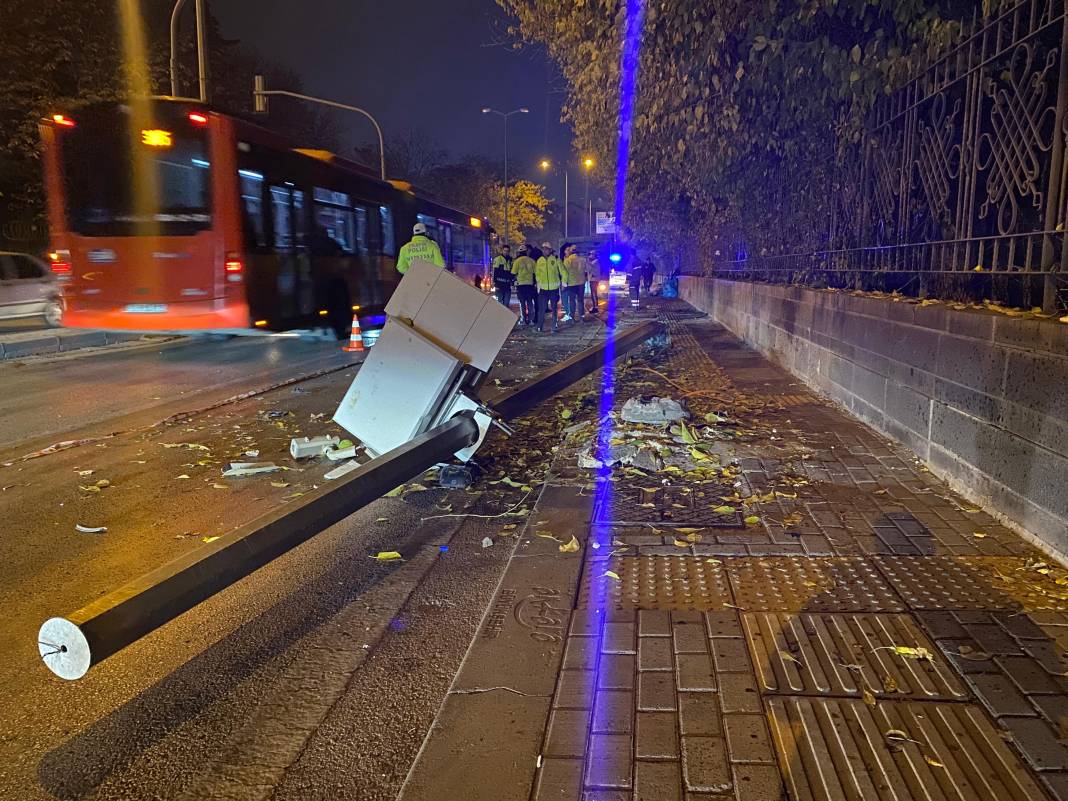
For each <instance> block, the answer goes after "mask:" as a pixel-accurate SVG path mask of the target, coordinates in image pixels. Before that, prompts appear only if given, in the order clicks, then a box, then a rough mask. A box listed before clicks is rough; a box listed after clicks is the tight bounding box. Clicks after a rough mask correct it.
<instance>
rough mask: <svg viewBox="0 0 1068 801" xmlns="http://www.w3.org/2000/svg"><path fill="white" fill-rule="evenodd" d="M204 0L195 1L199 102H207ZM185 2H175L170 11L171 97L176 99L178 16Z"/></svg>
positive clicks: (178, 0) (183, 0)
mask: <svg viewBox="0 0 1068 801" xmlns="http://www.w3.org/2000/svg"><path fill="white" fill-rule="evenodd" d="M204 3H205V0H196V18H197V78H198V80H199V82H200V102H201V103H207V102H208V53H207V48H206V44H205V38H206V36H207V33H206V31H205V23H204ZM184 5H185V0H176V2H175V4H174V10H172V11H171V97H178V15H179V14H180V13H181V12H182V6H184Z"/></svg>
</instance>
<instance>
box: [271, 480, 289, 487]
mask: <svg viewBox="0 0 1068 801" xmlns="http://www.w3.org/2000/svg"><path fill="white" fill-rule="evenodd" d="M271 486H272V487H278V489H282V488H283V487H288V486H289V483H288V482H286V481H272V482H271Z"/></svg>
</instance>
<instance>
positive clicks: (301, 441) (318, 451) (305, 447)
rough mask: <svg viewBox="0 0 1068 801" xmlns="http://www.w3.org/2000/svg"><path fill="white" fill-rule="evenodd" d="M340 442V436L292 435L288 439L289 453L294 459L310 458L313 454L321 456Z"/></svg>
mask: <svg viewBox="0 0 1068 801" xmlns="http://www.w3.org/2000/svg"><path fill="white" fill-rule="evenodd" d="M340 442H341V438H340V437H333V436H326V435H324V436H321V437H294V438H293V439H291V440H290V441H289V455H290V456H292V457H293V458H294V459H310V458H311V457H313V456H322V455H323V454H324V453H326V452H327V451H328V450H332V449H333V448H335V447H337V445H338V444H339V443H340Z"/></svg>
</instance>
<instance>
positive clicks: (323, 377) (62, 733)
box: [0, 325, 597, 801]
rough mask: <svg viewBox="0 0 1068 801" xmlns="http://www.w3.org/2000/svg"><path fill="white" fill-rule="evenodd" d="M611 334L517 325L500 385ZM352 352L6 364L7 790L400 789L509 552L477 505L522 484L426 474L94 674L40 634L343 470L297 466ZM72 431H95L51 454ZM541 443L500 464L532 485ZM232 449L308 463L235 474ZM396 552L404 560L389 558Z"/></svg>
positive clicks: (196, 347)
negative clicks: (450, 485) (293, 443)
mask: <svg viewBox="0 0 1068 801" xmlns="http://www.w3.org/2000/svg"><path fill="white" fill-rule="evenodd" d="M596 335H597V326H596V325H592V326H588V327H582V328H575V329H573V330H572V331H569V332H565V334H562V335H560V336H559V337H548V336H545V337H542V338H537V337H533V336H526V335H520V336H517V337H516V338H515V339H514V340H513V341H511V342H510V343H509V345H508V346H506V347H507V349H508V350H507V352H506V353H505V354H503V356H502V360H501V363H500V364H499V366H498V368H497V369H496V371H495V372H494V373H493V375H494V376H495V377H496V378H497V379H498V380H501V381H502V383H503V385H504V386H507V385H508V384H509V383H512V382H518V381H521V380H525V379H526V378H528V377H530V375H532V374H533V373H534V372H536V371H537V370H538V369H540V368H542V367H544V366H547V365H548V364H550V363H552V362H555V361H557V360H559V359H562V358H565V357H566V356H567V355H568V354H570V353H572V352H574V351H576V350H578V349H580V348H582V347H585V346H586V345H587V344H588V343H589V341H590V339H591V338H592V337H595V336H596ZM350 362H351V359H349V358H348V356H347V355H339V352H338V350H337V347H336V345H335V344H334V343H315V342H307V341H300V340H293V339H279V340H230V341H227V342H196V341H194V342H184V343H174V344H170V345H165V346H163V347H160V346H158V345H153V346H147V347H132V348H125V349H117V350H115V351H111V350H101V351H97V352H94V353H92V354H85V355H73V354H72V355H71V356H68V357H51V358H45V359H37V360H27V361H26V362H24V363H23V366H21V367H15V366H14V365H0V386H2V387H3V388H4V391H3V392H2V393H0V519H2V521H3V538H4V568H3V570H2V571H0V604H2V606H0V608H2V609H3V610H4V615H3V617H2V618H0V641H2V642H4V643H5V650H4V659H3V660H0V687H2V688H3V690H4V691H3V692H2V693H0V799H3V800H4V801H6V799H19V801H22V799H38V798H40V799H46V798H62V799H90V798H92V799H142V798H166V799H170V798H189V799H211V798H238V797H240V798H272V797H273V798H279V799H281V798H324V799H325V798H338V797H346V798H349V797H351V798H357V797H358V798H390V797H392V796H393V794H395V791H396V788H397V787H399V785H400V782H402V781H403V778H404V775H405V772H406V770H407V767H408V765H409V764H410V762H411V760H412V759H413V758H414V756H415V753H416V751H417V750H418V747H419V744H420V743H421V741H422V737H423V735H424V733H425V731H426V729H427V728H428V727H429V725H430V722H431V720H432V719H433V715H434V712H435V711H436V710H437V707H438V704H439V703H440V699H441V698H442V697H443V696H444V693H445V692H446V691H447V689H448V686H449V682H450V681H451V678H452V675H453V672H454V670H455V669H456V667H457V666H458V665H459V662H460V660H461V659H462V657H463V654H464V652H465V650H466V646H467V642H468V641H469V639H470V637H471V636H472V634H473V631H474V627H475V626H476V625H477V623H478V621H479V619H480V617H481V614H482V610H483V609H484V607H485V605H486V603H487V602H488V599H489V597H490V596H491V593H492V591H493V589H494V587H495V586H496V584H497V581H498V579H499V576H500V574H501V572H502V571H503V568H504V565H505V563H506V561H507V555H508V553H509V546H508V545H507V544H506V543H505V542H500V544H498V545H497V546H496V547H492V548H483V547H482V545H481V543H482V539H483V538H484V537H485V536H487V535H489V536H497V535H498V534H499V532H500V531H501V528H500V525H501V523H500V521H495V520H492V519H491V520H483V519H467V518H461V517H458V516H457V515H458V514H459V513H462V512H463V511H465V510H470V509H472V508H475V507H477V511H480V512H489V513H491V514H493V513H496V512H497V511H499V510H502V509H507V508H509V507H510V506H512V505H513V504H515V503H516V502H517V501H521V500H522V498H523V497H524V494H523V492H522V491H521V490H520V489H513V488H511V487H509V486H507V485H502V486H496V487H493V486H489V485H488V484H486V485H483V486H482V487H481V488H480V489H478V490H477V491H468V492H465V491H463V490H452V491H445V490H441V489H434V488H433V486H432V484H431V482H430V481H429V480H427V483H428V484H431V488H430V489H429V490H426V491H415V492H411V493H407V494H405V495H404V496H402V497H397V498H382V499H380V500H378V501H376V502H375V503H373V504H371V505H370V506H368V507H366V508H365V509H364V510H362V511H361V512H359V513H357V514H355V515H353V516H351V517H350V518H348V519H346V520H344V521H343V522H341V523H339V524H338V525H336V526H334V527H332V528H331V529H329V530H327V531H326V532H323V533H322V534H320V535H318V536H316V537H315V538H313V539H312V540H311V541H309V542H307V543H305V544H304V545H302V546H301V547H299V548H297V549H295V550H294V551H292V552H290V553H289V554H286V555H285V556H283V557H282V558H280V559H278V560H276V561H275V562H273V563H272V564H270V565H268V566H267V567H265V568H263V569H262V570H260V571H258V572H257V573H255V574H253V575H252V576H250V577H248V578H246V579H245V580H243V581H241V582H239V583H238V584H236V585H234V586H233V587H231V588H230V589H228V590H227V591H225V592H223V593H221V594H219V595H218V596H216V597H214V598H212V599H211V600H209V601H208V602H206V603H204V604H202V605H200V606H199V607H197V608H195V609H194V610H192V611H190V612H189V613H187V614H185V615H183V616H182V617H180V618H179V619H177V620H176V621H174V622H172V623H170V624H168V625H167V626H165V627H164V628H162V629H160V630H158V631H156V632H154V633H153V634H150V635H148V636H147V637H145V638H143V639H142V640H140V641H139V642H137V643H135V644H134V645H132V646H131V647H129V648H127V649H126V650H124V651H122V652H120V653H119V654H117V655H115V656H113V657H111V658H110V659H108V660H106V661H105V662H103V663H102V664H100V665H99V666H97V667H95V668H94V669H93V670H91V671H90V673H89V675H88V676H87V677H86V678H84V679H83V680H81V681H78V682H65V681H63V680H61V679H58V678H56V677H54V676H52V674H50V673H49V672H48V671H47V670H46V669H45V667H44V666H43V665H42V664H41V662H40V659H39V656H38V653H37V642H36V637H35V636H34V635H35V634H36V631H37V629H38V627H39V626H40V624H41V622H42V621H43V620H44V619H46V618H47V617H50V616H52V615H64V614H67V613H70V612H72V611H74V610H75V609H77V608H79V607H81V606H83V605H84V604H86V603H88V602H89V601H91V600H93V599H94V598H97V597H99V596H100V595H102V594H104V593H105V592H107V591H109V590H111V589H114V588H116V587H118V586H120V585H121V584H123V583H124V582H126V581H128V580H130V579H132V578H135V577H137V576H139V575H141V574H142V573H144V572H146V571H147V570H149V569H151V568H154V567H156V566H158V565H160V564H162V563H165V562H166V561H168V560H170V559H173V558H175V557H177V556H180V555H182V554H184V553H186V552H188V551H189V550H190V549H191V548H195V547H196V546H197V545H199V544H200V543H201V541H202V540H203V539H204V538H209V537H213V536H218V535H220V534H222V533H225V532H226V531H229V530H231V529H232V528H234V527H235V526H238V525H241V524H244V523H246V522H248V521H249V520H251V519H253V518H255V517H256V516H258V515H259V514H262V513H264V512H266V511H268V510H272V509H275V508H277V507H278V506H279V505H284V504H287V503H292V502H293V501H294V500H295V498H296V497H301V496H306V495H310V494H313V493H316V492H322V491H323V488H324V487H325V485H326V482H324V480H323V474H324V473H325V472H326V471H327V470H329V469H330V467H331V466H332V465H330V464H326V463H319V462H318V461H311V462H299V463H298V462H295V461H293V460H291V459H290V458H289V456H288V443H289V439H290V438H291V437H292V436H297V435H315V434H320V433H338V434H342V433H343V432H340V431H339V429H337V428H336V427H335V426H334V425H333V424H332V423H331V422H330V420H329V418H330V416H331V414H332V412H333V410H334V408H335V407H336V404H337V402H338V401H339V399H340V398H341V396H342V395H343V393H344V391H345V389H346V388H347V386H348V384H349V382H350V381H351V379H352V377H353V375H354V374H355V370H356V369H357V368H356V367H355V366H351V365H350ZM309 374H316V377H312V378H308V379H306V380H296V381H294V379H299V377H300V376H302V375H309ZM281 382H287V383H285V384H284V385H282V386H275V388H273V389H269V390H267V391H263V392H255V390H257V389H264V388H266V387H269V386H272V385H278V384H280V383H281ZM245 393H249V394H248V395H247V396H244V395H245ZM227 399H230V400H227ZM185 412H192V413H191V414H184V413H185ZM555 417H556V415H555V414H553V413H550V414H549V415H548V418H549V419H550V420H555ZM557 422H558V421H557ZM60 440H69V441H75V442H76V443H77V444H74V445H71V446H69V447H65V448H64V449H61V450H58V451H56V452H52V453H47V454H45V455H41V456H32V454H33V453H34V452H35V451H36V450H37V449H39V448H40V447H42V446H43V445H45V444H51V443H54V442H57V441H60ZM254 451H258V452H259V454H258V456H255V457H252V456H246V455H245V454H246V453H247V452H254ZM547 453H548V451H547V449H543V450H542V451H541V452H539V453H538V454H537V455H535V456H530V457H529V458H531V459H542V458H544V457H545V456H546V455H547ZM525 454H526V452H525V451H524V449H523V448H522V447H515V446H514V445H513V444H511V443H508V442H503V441H501V442H499V443H498V444H497V445H495V446H494V447H492V448H490V449H489V450H488V451H487V452H486V455H485V459H486V463H487V464H488V466H489V467H490V468H491V469H492V470H493V471H494V472H495V475H504V474H510V475H513V476H517V477H521V478H522V479H523V480H524V481H530V482H532V483H533V482H534V481H536V478H537V474H538V473H537V471H538V470H539V469H541V468H539V467H536V466H535V465H534V463H533V462H532V461H527V459H528V456H527V455H525ZM31 456H32V458H27V457H31ZM480 456H481V454H480ZM235 459H241V460H246V459H249V460H255V459H260V460H265V461H275V462H276V463H278V464H280V465H283V466H285V467H287V468H289V469H287V470H285V471H282V472H278V473H273V474H268V475H261V476H257V477H252V478H246V479H224V478H222V477H221V468H223V467H224V466H225V464H226V463H227V462H228V461H231V460H235ZM101 481H106V482H107V485H106V486H104V487H98V488H97V489H98V490H99V491H96V490H94V489H93V488H94V487H95V485H96V484H97V482H101ZM298 494H299V495H298ZM532 502H533V501H532V500H531V503H532ZM426 518H430V519H426ZM79 523H80V524H83V525H86V526H106V527H107V531H106V532H105V533H102V534H84V533H80V532H77V531H76V530H75V526H76V525H77V524H79ZM394 549H396V550H399V551H401V553H402V554H403V555H404V561H403V562H400V563H381V562H378V561H376V560H375V559H373V558H371V557H373V555H374V554H376V553H378V552H379V551H382V550H394ZM365 663H366V664H365ZM319 706H322V709H321V710H320V709H319ZM320 712H321V714H320ZM328 713H330V714H328ZM339 715H340V717H339ZM341 722H343V723H344V729H345V732H344V734H343V736H342V738H341V739H338V735H339V734H341V729H340V728H339V723H341ZM320 724H322V725H320ZM354 731H355V732H357V733H358V735H359V736H356V734H354V733H353V732H354ZM298 760H299V762H298ZM339 792H340V794H339Z"/></svg>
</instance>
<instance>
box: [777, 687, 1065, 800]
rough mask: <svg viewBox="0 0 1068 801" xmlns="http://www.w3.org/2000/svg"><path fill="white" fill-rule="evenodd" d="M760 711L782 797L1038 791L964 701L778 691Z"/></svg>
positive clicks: (977, 795) (1011, 796)
mask: <svg viewBox="0 0 1068 801" xmlns="http://www.w3.org/2000/svg"><path fill="white" fill-rule="evenodd" d="M768 717H769V719H770V722H771V730H772V737H773V739H774V740H775V747H776V749H777V750H778V752H779V764H780V765H781V766H782V770H783V774H784V775H783V781H784V783H785V785H786V790H787V793H788V794H789V797H790V798H797V799H802V798H803V799H807V800H808V801H839V799H845V798H850V799H853V798H856V799H864V801H921V799H922V801H928V800H929V799H932V798H954V799H967V800H968V801H1041V799H1047V798H1048V796H1047V795H1046V793H1044V792H1043V791H1042V789H1041V788H1040V787H1039V786H1038V784H1037V783H1036V782H1035V780H1034V779H1033V778H1031V775H1030V773H1028V771H1027V768H1026V767H1024V765H1023V763H1022V762H1021V761H1020V758H1019V757H1018V756H1016V754H1015V753H1013V752H1012V751H1011V750H1010V749H1009V747H1008V745H1007V744H1006V743H1005V742H1004V740H1002V738H1001V737H1000V736H999V734H998V732H997V730H995V729H994V727H993V726H992V725H991V724H990V723H989V722H988V721H987V719H986V717H985V716H984V715H983V713H982V711H980V709H979V708H978V707H976V706H975V705H973V704H939V703H919V702H914V701H880V702H879V703H878V704H877V705H876V706H875V707H874V708H873V707H869V706H868V705H867V704H865V703H864V702H863V701H852V700H850V701H845V700H834V699H823V698H788V697H779V698H771V699H768Z"/></svg>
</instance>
